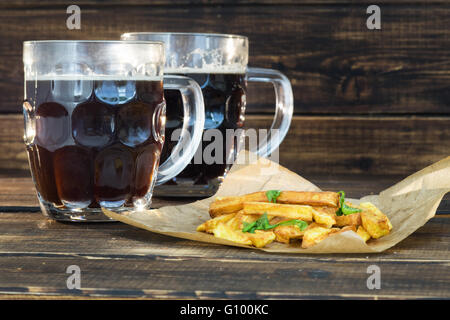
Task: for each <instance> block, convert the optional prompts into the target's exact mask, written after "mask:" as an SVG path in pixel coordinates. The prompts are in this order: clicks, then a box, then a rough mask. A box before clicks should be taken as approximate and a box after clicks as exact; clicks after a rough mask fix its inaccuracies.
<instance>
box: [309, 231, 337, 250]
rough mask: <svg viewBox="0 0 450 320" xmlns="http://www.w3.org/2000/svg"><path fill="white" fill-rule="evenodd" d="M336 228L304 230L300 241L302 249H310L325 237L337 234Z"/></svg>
mask: <svg viewBox="0 0 450 320" xmlns="http://www.w3.org/2000/svg"><path fill="white" fill-rule="evenodd" d="M338 231H339V229H338V228H331V229H328V228H324V227H320V226H314V227H312V228H308V229H306V231H305V233H304V234H303V240H302V248H304V249H306V248H310V247H312V246H313V245H315V244H317V243H319V242H320V241H322V240H323V239H325V238H326V237H328V236H329V235H330V234H332V233H336V232H338Z"/></svg>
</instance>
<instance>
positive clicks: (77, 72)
mask: <svg viewBox="0 0 450 320" xmlns="http://www.w3.org/2000/svg"><path fill="white" fill-rule="evenodd" d="M23 62H24V67H25V102H24V104H23V113H24V119H25V144H26V148H27V151H28V156H29V162H30V167H31V173H32V176H33V180H34V183H35V186H36V189H37V193H38V198H39V202H40V205H41V208H42V211H43V213H44V214H46V215H47V216H49V217H51V218H54V219H57V220H66V221H103V220H108V218H107V217H106V216H104V215H103V214H102V210H101V208H108V209H110V210H114V211H119V212H120V211H122V210H131V209H137V210H139V209H144V208H148V207H149V205H150V201H151V197H152V191H153V187H154V185H155V184H158V183H163V182H165V181H168V180H170V179H172V178H173V177H174V176H175V175H176V174H178V173H179V172H180V171H181V170H182V169H183V168H184V167H185V166H186V164H187V163H188V162H189V161H190V160H191V158H192V156H193V154H194V151H195V149H196V148H197V146H198V145H199V142H200V139H201V136H202V132H203V125H204V109H203V98H202V93H201V90H200V87H199V86H198V85H197V84H196V83H195V82H194V81H192V80H191V79H188V78H185V77H178V76H165V77H164V76H163V68H164V47H163V44H162V43H161V42H145V41H131V42H128V41H126V42H125V41H29V42H25V43H24V48H23ZM163 88H168V89H171V90H179V91H177V92H180V94H181V95H182V97H183V102H184V103H183V118H184V119H185V122H184V125H183V129H182V133H181V139H180V142H179V144H177V146H175V147H174V148H173V150H174V151H176V152H173V153H172V154H170V156H169V158H168V159H167V160H166V161H165V163H164V164H163V165H161V166H160V165H159V162H160V155H161V149H162V146H163V143H164V128H165V122H166V117H165V112H166V111H165V109H166V104H165V101H164V96H163Z"/></svg>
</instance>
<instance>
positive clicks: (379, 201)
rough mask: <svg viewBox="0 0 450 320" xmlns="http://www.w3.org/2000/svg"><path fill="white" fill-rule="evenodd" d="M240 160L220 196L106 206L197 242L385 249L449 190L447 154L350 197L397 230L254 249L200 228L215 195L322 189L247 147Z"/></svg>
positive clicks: (295, 249)
mask: <svg viewBox="0 0 450 320" xmlns="http://www.w3.org/2000/svg"><path fill="white" fill-rule="evenodd" d="M236 163H237V164H235V165H233V167H232V169H231V170H230V172H229V173H228V175H227V177H226V178H225V180H224V181H223V183H222V185H221V187H220V188H219V190H218V192H217V193H216V195H214V196H213V197H211V198H207V199H204V200H200V201H196V202H193V203H190V204H186V205H180V206H167V207H162V208H159V209H152V210H146V211H140V212H137V211H132V212H125V213H120V214H118V213H114V212H111V211H109V210H103V211H104V213H105V214H106V215H107V216H109V217H110V218H113V219H115V220H118V221H121V222H123V223H127V224H130V225H132V226H135V227H138V228H142V229H145V230H148V231H151V232H156V233H161V234H165V235H169V236H173V237H178V238H184V239H190V240H195V241H202V242H208V243H217V244H224V245H230V246H236V247H246V248H251V249H255V250H264V251H267V252H285V253H372V252H381V251H384V250H386V249H388V248H390V247H392V246H394V245H396V244H397V243H399V242H400V241H402V240H403V239H405V238H406V237H408V236H409V235H410V234H411V233H413V232H414V231H416V230H417V229H418V228H420V227H421V226H423V225H424V224H425V223H426V222H427V221H428V220H429V219H431V218H432V217H433V216H434V215H435V213H436V210H437V208H438V206H439V203H440V202H441V200H442V198H443V196H444V195H445V194H446V193H447V192H449V191H450V157H447V158H445V159H443V160H441V161H439V162H437V163H435V164H433V165H431V166H429V167H427V168H425V169H423V170H420V171H419V172H417V173H415V174H413V175H411V176H409V177H407V178H406V179H404V180H403V181H401V182H399V183H397V184H396V185H394V186H392V187H390V188H388V189H386V190H384V191H382V192H381V193H380V194H379V195H370V196H365V197H363V198H361V199H359V200H357V199H348V200H349V201H350V202H352V203H359V202H364V201H370V202H372V203H373V204H375V205H376V206H377V207H378V208H379V209H380V210H381V211H383V212H384V213H385V214H386V215H387V216H388V217H389V219H390V221H391V223H392V226H393V229H392V231H391V233H390V234H389V235H387V236H385V237H382V238H379V239H376V240H374V239H371V240H369V242H368V243H365V242H364V241H363V240H362V239H361V238H360V237H359V236H358V235H357V234H356V233H355V232H353V231H346V232H343V233H338V234H334V235H331V236H329V237H328V238H326V239H325V240H323V241H321V242H319V243H318V244H316V245H315V246H313V247H311V248H308V249H303V248H301V247H300V243H298V242H293V243H291V244H289V245H287V244H284V243H278V242H273V243H271V244H269V245H268V246H266V247H264V248H255V247H252V246H247V245H241V244H237V243H234V242H231V241H228V240H223V239H219V238H216V237H214V236H213V235H211V234H207V233H203V232H197V231H196V228H197V226H199V225H200V224H202V223H203V222H205V221H206V220H209V219H210V216H209V213H208V208H209V204H210V203H211V202H212V201H213V200H214V198H215V197H217V196H233V195H242V194H247V193H251V192H257V191H266V190H273V189H278V190H294V191H320V189H319V188H318V187H317V186H315V185H314V184H312V183H311V182H309V181H307V180H306V179H304V178H302V177H300V176H299V175H297V174H296V173H294V172H292V171H289V170H288V169H286V168H284V167H282V166H280V165H278V164H276V163H275V162H272V161H269V160H267V159H265V158H259V159H256V156H255V155H254V154H252V153H249V152H246V151H244V152H241V153H240V154H239V156H238V158H237V160H236ZM240 163H244V164H240ZM367 183H370V181H368V182H367ZM344 190H345V189H344Z"/></svg>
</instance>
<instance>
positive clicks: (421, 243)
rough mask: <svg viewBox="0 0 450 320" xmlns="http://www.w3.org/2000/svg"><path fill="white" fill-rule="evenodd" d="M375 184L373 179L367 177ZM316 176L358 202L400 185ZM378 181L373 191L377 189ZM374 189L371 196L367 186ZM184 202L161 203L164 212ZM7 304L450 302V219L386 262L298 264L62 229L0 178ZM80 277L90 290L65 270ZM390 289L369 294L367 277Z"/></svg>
mask: <svg viewBox="0 0 450 320" xmlns="http://www.w3.org/2000/svg"><path fill="white" fill-rule="evenodd" d="M366 178H367V179H371V178H370V177H366ZM363 179H364V177H360V176H359V177H358V176H350V177H347V178H346V179H345V177H335V179H330V178H328V177H315V178H313V179H312V181H313V182H315V183H316V184H317V185H319V186H320V187H322V188H323V189H332V190H337V189H342V188H343V187H344V186H345V187H346V188H345V190H346V191H347V194H348V195H349V196H352V197H359V196H361V195H363V194H367V193H368V187H367V186H369V185H370V186H371V188H372V190H373V191H375V192H378V191H380V190H382V189H384V188H385V187H387V186H389V185H390V184H392V183H393V182H395V181H393V179H394V178H393V177H386V178H381V177H378V178H373V179H371V180H366V183H364V182H363V181H364V180H363ZM369 182H370V183H369ZM363 186H366V187H363ZM186 201H191V199H185V200H177V201H174V200H170V199H155V201H154V205H155V206H161V205H166V204H168V203H174V202H178V203H181V202H186ZM0 206H1V207H0V298H2V299H15V298H20V299H34V298H39V299H43V298H45V299H47V298H48V299H54V298H58V299H61V298H146V299H196V298H203V299H209V298H212V299H217V298H219V299H222V298H226V299H228V298H230V299H266V298H274V299H286V298H287V299H298V298H313V299H323V298H357V299H360V298H362V299H378V298H380V299H383V298H389V299H390V298H394V299H404V298H450V273H449V266H450V252H449V250H448V249H449V247H450V237H449V226H450V210H449V205H448V202H447V201H446V200H444V201H443V202H442V204H441V206H440V208H439V210H438V213H439V214H438V215H437V216H436V217H435V218H433V219H431V220H430V221H429V222H428V223H427V224H426V225H425V226H424V227H422V228H421V229H419V230H418V231H416V232H415V233H414V234H412V235H411V236H410V237H409V238H407V239H406V240H404V241H402V242H401V243H400V244H398V245H397V246H395V247H393V248H391V249H389V250H387V251H386V252H384V253H380V254H370V255H368V254H352V255H350V254H339V255H338V254H326V255H290V254H269V253H263V252H259V251H256V250H255V251H253V250H248V249H242V248H234V247H227V246H221V245H212V244H205V243H200V242H194V241H189V240H183V239H177V238H172V237H167V236H162V235H158V234H153V233H151V232H147V231H144V230H140V229H137V228H134V227H132V226H129V225H125V224H122V223H118V222H117V223H116V222H113V223H97V224H94V223H80V224H73V223H61V222H56V221H52V220H49V219H47V218H45V217H44V216H43V215H42V214H41V213H40V210H39V207H37V200H36V197H35V194H34V187H33V184H32V182H31V179H30V178H29V177H18V178H8V177H4V178H0ZM70 265H77V266H79V267H80V269H81V290H77V289H74V290H70V289H68V288H67V286H66V280H67V278H68V276H69V274H67V273H66V269H67V267H68V266H70ZM371 265H376V266H378V267H379V268H380V270H381V289H379V290H377V289H374V290H369V289H368V288H367V284H366V283H367V278H368V277H369V276H370V274H368V273H367V268H368V267H369V266H371Z"/></svg>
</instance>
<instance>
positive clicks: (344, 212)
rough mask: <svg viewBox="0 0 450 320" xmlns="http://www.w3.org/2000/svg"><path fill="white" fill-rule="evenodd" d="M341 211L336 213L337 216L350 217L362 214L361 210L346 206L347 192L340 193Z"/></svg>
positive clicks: (338, 210)
mask: <svg viewBox="0 0 450 320" xmlns="http://www.w3.org/2000/svg"><path fill="white" fill-rule="evenodd" d="M338 194H339V209H337V211H336V215H337V216H342V215H345V216H348V215H349V214H353V213H358V212H361V211H362V210H361V209H357V208H353V207H350V206H348V205H346V204H345V192H344V191H339V192H338Z"/></svg>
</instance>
